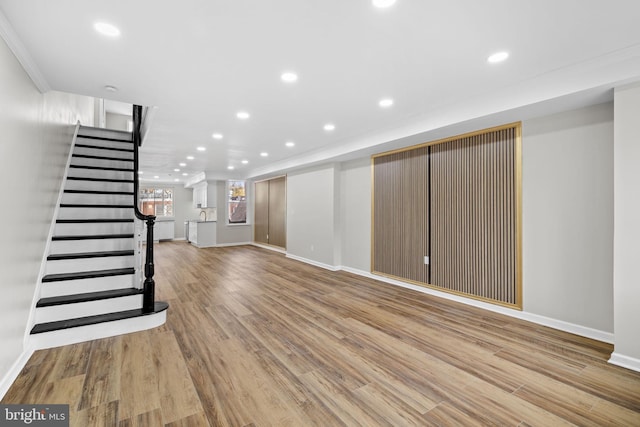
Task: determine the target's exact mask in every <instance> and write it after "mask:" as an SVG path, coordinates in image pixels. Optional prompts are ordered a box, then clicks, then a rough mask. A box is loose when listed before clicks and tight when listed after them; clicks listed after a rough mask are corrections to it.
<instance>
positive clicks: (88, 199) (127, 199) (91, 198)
mask: <svg viewBox="0 0 640 427" xmlns="http://www.w3.org/2000/svg"><path fill="white" fill-rule="evenodd" d="M62 203H63V204H66V203H72V204H75V203H80V204H84V205H129V206H133V195H132V194H91V193H63V195H62Z"/></svg>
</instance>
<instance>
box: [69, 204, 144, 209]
mask: <svg viewBox="0 0 640 427" xmlns="http://www.w3.org/2000/svg"><path fill="white" fill-rule="evenodd" d="M60 207H61V208H113V209H116V208H131V209H133V204H131V205H100V204H95V205H93V204H88V203H60Z"/></svg>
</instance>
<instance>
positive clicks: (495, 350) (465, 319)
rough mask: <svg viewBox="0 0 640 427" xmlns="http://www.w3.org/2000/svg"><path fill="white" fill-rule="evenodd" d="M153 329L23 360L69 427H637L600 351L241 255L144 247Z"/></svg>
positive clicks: (34, 388) (277, 260)
mask: <svg viewBox="0 0 640 427" xmlns="http://www.w3.org/2000/svg"><path fill="white" fill-rule="evenodd" d="M156 284H157V296H158V297H160V298H165V299H166V300H168V301H169V302H170V304H171V307H170V308H169V311H168V312H167V322H166V324H165V325H162V326H161V327H158V328H155V329H152V330H149V331H143V332H138V333H135V334H128V335H123V336H118V337H113V338H107V339H103V340H96V341H93V342H90V343H83V344H78V345H74V346H67V347H61V348H54V349H49V350H42V351H38V352H35V353H34V355H33V356H32V357H31V359H30V360H29V361H28V362H27V364H26V366H25V368H24V369H23V371H22V372H21V374H20V375H19V376H18V378H17V379H16V381H15V382H14V384H13V385H12V386H11V388H10V389H9V391H8V392H7V394H6V395H5V396H4V398H3V399H2V403H67V404H69V405H70V415H71V423H70V424H71V425H72V426H83V427H85V426H89V427H93V426H109V427H125V426H134V425H136V426H151V427H155V426H161V425H166V426H171V427H175V426H198V427H199V426H205V427H206V426H230V427H241V426H247V427H262V426H296V427H297V426H305V427H306V426H322V427H326V426H361V425H367V426H385V425H389V426H402V425H420V426H449V425H456V426H457V425H465V426H474V425H478V426H486V425H500V426H503V425H508V426H521V427H525V426H534V425H542V426H561V425H585V426H591V425H598V426H604V425H606V426H609V425H611V426H617V425H619V426H635V425H640V373H637V372H632V371H629V370H625V369H623V368H620V367H616V366H612V365H609V364H608V363H607V360H608V358H609V356H610V354H611V351H612V346H611V345H609V344H607V343H601V342H597V341H594V340H590V339H586V338H583V337H578V336H575V335H571V334H568V333H565V332H561V331H557V330H553V329H550V328H546V327H542V326H540V325H535V324H532V323H528V322H525V321H522V320H518V319H514V318H510V317H506V316H504V315H501V314H498V313H493V312H487V311H484V310H481V309H478V308H475V307H469V306H465V305H462V304H459V303H456V302H454V301H449V300H442V299H439V298H436V297H433V296H430V295H425V294H422V293H418V292H415V291H413V290H411V289H406V288H400V287H396V286H391V285H388V284H386V283H382V282H378V281H375V280H372V279H369V278H365V277H360V276H356V275H353V274H350V273H345V272H332V271H327V270H323V269H320V268H318V267H315V266H312V265H309V264H304V263H300V262H297V261H294V260H292V259H288V258H286V257H285V256H284V255H283V254H280V253H276V252H272V251H268V250H264V249H260V248H257V247H252V246H244V247H225V248H209V249H197V248H195V247H193V246H192V245H189V244H186V243H184V242H162V243H161V244H159V245H157V247H156Z"/></svg>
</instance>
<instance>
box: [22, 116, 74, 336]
mask: <svg viewBox="0 0 640 427" xmlns="http://www.w3.org/2000/svg"><path fill="white" fill-rule="evenodd" d="M79 130H80V122H79V121H78V123H77V124H76V129H75V131H74V133H73V139H72V140H71V146H70V147H69V155H68V156H67V164H66V166H65V169H64V173H63V175H62V181H60V190H58V199H57V200H56V206H55V209H54V211H53V216H52V217H51V224H50V225H49V234H48V235H47V243H46V244H45V247H44V252H43V254H42V260H41V261H40V271H39V272H38V280H37V281H36V289H35V291H34V292H33V298H32V300H31V311H30V312H29V318H28V319H27V327H26V328H25V331H24V339H23V341H24V344H25V345H27V343H28V342H29V336H30V335H31V328H33V325H34V324H35V317H36V304H37V303H38V300H39V299H40V293H41V288H42V278H43V277H44V274H45V270H46V268H47V256H49V252H50V250H51V239H52V238H53V233H54V232H55V228H56V219H58V214H59V212H60V203H62V197H63V196H64V183H65V182H66V181H67V175H68V174H69V165H71V160H72V157H73V149H74V148H75V146H76V140H77V139H78V132H79Z"/></svg>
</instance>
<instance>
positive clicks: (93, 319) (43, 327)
mask: <svg viewBox="0 0 640 427" xmlns="http://www.w3.org/2000/svg"><path fill="white" fill-rule="evenodd" d="M167 308H169V304H167V303H166V302H163V301H157V302H155V303H154V310H153V311H152V312H148V313H145V311H144V310H143V309H141V308H137V309H135V310H127V311H118V312H116V313H107V314H98V315H95V316H87V317H78V318H75V319H67V320H58V321H56V322H47V323H39V324H37V325H35V326H34V327H33V329H31V333H32V334H40V333H44V332H52V331H58V330H61V329H69V328H76V327H79V326H89V325H96V324H100V323H105V322H112V321H116V320H124V319H132V318H135V317H141V316H146V315H149V314H156V313H160V312H163V311H165V310H166V309H167Z"/></svg>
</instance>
